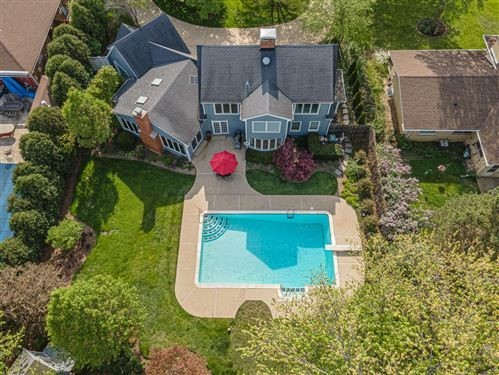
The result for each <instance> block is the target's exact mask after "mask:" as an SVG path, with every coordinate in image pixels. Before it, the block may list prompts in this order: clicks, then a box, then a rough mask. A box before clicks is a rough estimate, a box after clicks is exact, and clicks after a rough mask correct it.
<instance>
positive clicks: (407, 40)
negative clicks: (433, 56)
mask: <svg viewBox="0 0 499 375" xmlns="http://www.w3.org/2000/svg"><path fill="white" fill-rule="evenodd" d="M431 3H435V2H431V1H428V0H416V1H415V0H378V2H377V4H376V6H375V22H374V35H375V44H376V46H377V47H378V48H383V49H444V48H484V42H483V39H482V35H483V34H487V33H492V34H496V33H497V30H498V25H499V0H487V1H485V4H484V6H483V8H477V7H475V6H473V7H471V9H470V10H469V11H468V13H467V14H464V15H462V16H461V17H459V18H455V19H449V18H448V17H445V15H444V20H445V22H446V23H447V25H448V26H449V32H448V34H447V35H446V36H444V37H438V38H432V37H426V36H423V35H421V34H419V33H418V32H417V31H416V25H417V23H418V21H419V20H421V19H422V18H425V17H429V16H432V14H433V13H434V9H435V8H434V7H432V6H431ZM429 4H430V5H429Z"/></svg>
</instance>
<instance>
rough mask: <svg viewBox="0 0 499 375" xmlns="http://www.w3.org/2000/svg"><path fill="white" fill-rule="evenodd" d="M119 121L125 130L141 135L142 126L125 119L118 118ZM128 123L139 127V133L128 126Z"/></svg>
mask: <svg viewBox="0 0 499 375" xmlns="http://www.w3.org/2000/svg"><path fill="white" fill-rule="evenodd" d="M118 120H119V122H120V124H121V127H122V128H123V130H126V131H129V132H130V133H133V134H136V135H139V134H140V126H139V125H137V124H136V123H135V122H132V121H129V120H127V119H125V118H121V117H118ZM128 123H130V124H133V125H135V126H136V127H137V131H135V129H134V128H133V127H132V126H130V125H128Z"/></svg>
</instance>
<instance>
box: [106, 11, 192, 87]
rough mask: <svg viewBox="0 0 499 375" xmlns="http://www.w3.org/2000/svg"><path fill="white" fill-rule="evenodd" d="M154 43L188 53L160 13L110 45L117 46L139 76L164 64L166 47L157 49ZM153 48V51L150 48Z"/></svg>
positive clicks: (167, 53)
mask: <svg viewBox="0 0 499 375" xmlns="http://www.w3.org/2000/svg"><path fill="white" fill-rule="evenodd" d="M156 45H160V46H164V47H168V48H169V49H171V50H175V51H179V52H181V53H184V54H190V51H189V49H188V48H187V46H186V45H185V43H184V41H183V40H182V38H181V37H180V35H179V33H178V32H177V30H176V29H175V27H174V26H173V24H172V22H171V21H170V19H169V18H168V16H167V15H166V14H164V13H161V14H160V15H159V16H158V17H156V18H154V19H153V20H152V21H149V22H148V23H146V24H145V25H144V26H142V27H140V28H138V29H135V30H133V31H131V32H130V33H128V34H126V35H125V36H124V37H122V38H121V39H119V40H117V41H116V42H114V43H113V44H112V45H111V46H110V47H111V48H112V47H114V48H117V49H118V50H119V51H120V52H121V54H122V55H123V57H124V58H125V60H126V61H127V63H128V64H129V65H130V67H131V68H132V69H133V71H134V72H135V73H136V74H137V75H138V77H139V78H140V77H141V76H142V75H144V74H145V73H146V72H147V71H148V70H149V69H151V68H152V67H154V66H159V65H161V64H164V62H163V61H161V57H162V56H163V55H170V54H171V51H170V50H167V49H163V50H159V51H158V48H156ZM153 49H154V50H155V51H154V53H153V52H152V50H153Z"/></svg>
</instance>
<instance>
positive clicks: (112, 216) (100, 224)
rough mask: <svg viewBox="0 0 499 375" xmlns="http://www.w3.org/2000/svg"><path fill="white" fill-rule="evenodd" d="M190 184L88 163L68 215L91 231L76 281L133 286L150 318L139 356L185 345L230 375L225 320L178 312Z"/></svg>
mask: <svg viewBox="0 0 499 375" xmlns="http://www.w3.org/2000/svg"><path fill="white" fill-rule="evenodd" d="M193 182H194V177H192V176H185V175H180V174H176V173H173V172H169V171H166V170H163V169H159V168H155V167H152V166H149V165H147V164H144V163H140V162H132V161H123V160H111V159H93V160H90V161H89V162H88V164H87V165H86V166H85V168H84V170H83V172H82V175H81V177H80V181H79V183H78V185H77V189H76V194H75V200H74V202H73V204H72V208H71V211H72V213H73V214H75V215H76V216H77V217H78V219H80V220H82V221H84V222H85V223H87V224H89V225H90V226H92V227H93V228H94V229H95V230H96V231H97V235H98V238H97V244H96V246H95V248H94V249H92V252H91V253H90V255H89V257H88V258H87V260H86V262H85V264H84V266H83V268H82V269H81V271H80V272H79V273H78V275H77V278H88V277H92V276H95V275H99V274H110V275H112V276H115V277H119V278H122V279H123V280H125V281H127V282H128V283H129V284H131V285H133V286H135V287H136V288H137V289H138V291H139V294H140V298H141V300H142V303H143V305H144V307H145V308H146V310H147V312H148V319H147V322H146V327H145V332H144V334H143V337H142V338H141V348H142V350H143V352H144V353H147V352H148V350H149V348H151V347H152V346H162V347H165V346H170V345H173V344H180V345H186V346H188V347H189V348H191V349H192V350H193V351H195V352H197V353H199V354H200V355H202V356H203V357H204V358H206V359H207V361H208V365H209V367H210V369H211V370H212V371H213V373H227V372H231V369H232V364H231V362H230V360H229V359H228V355H227V350H228V345H229V340H228V339H229V337H228V335H227V328H228V326H229V323H230V321H229V320H227V319H200V318H195V317H192V316H190V315H189V314H187V313H186V312H185V311H184V310H183V309H182V308H181V307H180V305H179V304H178V302H177V300H176V298H175V293H174V286H175V274H176V265H177V251H178V244H179V235H180V223H181V216H182V207H183V197H184V194H185V193H186V192H187V191H188V190H189V188H190V187H191V185H192V184H193Z"/></svg>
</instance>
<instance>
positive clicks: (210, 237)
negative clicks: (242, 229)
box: [203, 215, 229, 241]
mask: <svg viewBox="0 0 499 375" xmlns="http://www.w3.org/2000/svg"><path fill="white" fill-rule="evenodd" d="M203 219H204V220H203V241H214V240H216V239H217V238H220V237H221V236H222V235H223V234H224V233H225V232H226V231H227V228H228V226H229V218H227V217H224V216H215V215H205V216H204V218H203Z"/></svg>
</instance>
